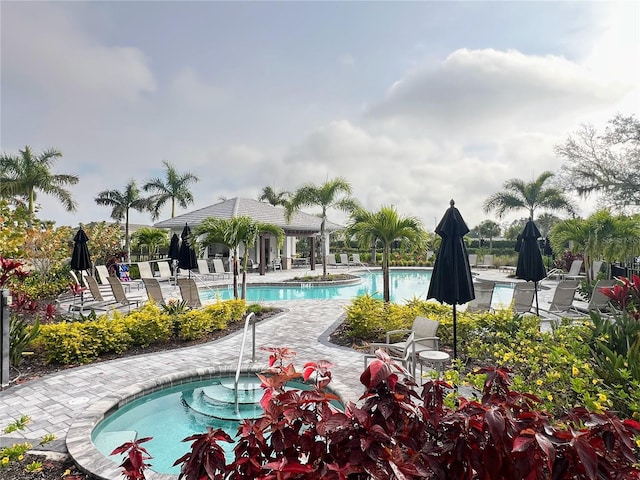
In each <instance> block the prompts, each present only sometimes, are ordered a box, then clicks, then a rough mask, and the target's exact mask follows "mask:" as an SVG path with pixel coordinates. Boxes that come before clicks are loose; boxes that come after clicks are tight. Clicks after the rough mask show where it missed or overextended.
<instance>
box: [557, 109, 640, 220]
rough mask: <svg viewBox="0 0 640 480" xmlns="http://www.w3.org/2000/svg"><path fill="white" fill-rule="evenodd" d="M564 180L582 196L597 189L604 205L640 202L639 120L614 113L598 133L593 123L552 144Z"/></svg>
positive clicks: (617, 205) (632, 204)
mask: <svg viewBox="0 0 640 480" xmlns="http://www.w3.org/2000/svg"><path fill="white" fill-rule="evenodd" d="M555 152H556V155H558V156H559V157H561V158H563V159H564V160H565V163H564V165H563V166H562V168H561V176H562V180H563V183H565V184H566V185H568V186H569V187H570V188H573V189H574V190H575V191H577V192H578V193H579V194H581V195H588V194H590V193H592V192H600V193H602V194H603V195H604V196H605V198H606V203H607V206H613V207H616V208H624V207H627V206H638V205H640V120H638V119H636V118H635V117H634V116H633V115H630V116H623V115H616V116H615V117H614V118H613V119H612V120H610V121H609V124H608V125H607V127H606V128H605V131H604V133H602V134H599V133H598V132H597V130H596V129H595V128H594V127H593V126H592V125H582V128H581V129H580V130H579V131H577V132H575V133H574V134H573V135H570V136H569V137H568V138H567V140H566V141H565V142H564V143H563V144H561V145H557V146H556V147H555Z"/></svg>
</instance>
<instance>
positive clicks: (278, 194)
mask: <svg viewBox="0 0 640 480" xmlns="http://www.w3.org/2000/svg"><path fill="white" fill-rule="evenodd" d="M290 196H291V194H290V193H289V192H287V191H286V190H278V191H276V190H275V189H273V188H271V187H268V186H267V187H264V188H263V189H262V193H260V195H259V196H258V200H259V201H261V202H264V201H266V202H267V203H270V204H271V205H273V206H274V207H277V206H278V205H282V206H285V205H286V204H287V201H288V199H289V197H290Z"/></svg>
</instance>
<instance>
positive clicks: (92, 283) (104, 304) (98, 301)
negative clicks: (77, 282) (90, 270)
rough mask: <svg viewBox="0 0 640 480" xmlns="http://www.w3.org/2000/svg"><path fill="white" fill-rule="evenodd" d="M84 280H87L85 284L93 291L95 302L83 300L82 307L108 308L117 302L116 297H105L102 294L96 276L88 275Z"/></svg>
mask: <svg viewBox="0 0 640 480" xmlns="http://www.w3.org/2000/svg"><path fill="white" fill-rule="evenodd" d="M83 280H84V282H85V285H86V286H87V288H88V289H89V292H91V296H92V297H93V302H90V303H87V302H83V304H82V308H81V309H83V308H85V307H87V308H93V309H96V310H108V309H109V307H111V306H113V305H115V304H116V303H117V302H116V300H115V297H114V298H105V297H103V296H102V292H101V291H100V285H98V282H97V281H96V279H95V278H93V277H92V276H90V275H87V276H84V277H83Z"/></svg>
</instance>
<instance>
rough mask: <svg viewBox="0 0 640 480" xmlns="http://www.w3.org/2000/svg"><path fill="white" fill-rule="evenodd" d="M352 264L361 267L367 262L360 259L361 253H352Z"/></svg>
mask: <svg viewBox="0 0 640 480" xmlns="http://www.w3.org/2000/svg"><path fill="white" fill-rule="evenodd" d="M351 265H360V266H361V267H364V266H365V264H364V263H362V260H360V254H359V253H354V254H352V255H351Z"/></svg>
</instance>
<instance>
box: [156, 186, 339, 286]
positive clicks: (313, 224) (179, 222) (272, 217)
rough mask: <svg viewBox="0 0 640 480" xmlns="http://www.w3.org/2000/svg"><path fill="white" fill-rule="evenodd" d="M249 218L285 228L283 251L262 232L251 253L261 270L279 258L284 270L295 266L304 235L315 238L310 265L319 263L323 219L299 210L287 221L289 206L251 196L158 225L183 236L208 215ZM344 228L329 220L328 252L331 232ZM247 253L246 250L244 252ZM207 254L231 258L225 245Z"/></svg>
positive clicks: (327, 231)
mask: <svg viewBox="0 0 640 480" xmlns="http://www.w3.org/2000/svg"><path fill="white" fill-rule="evenodd" d="M241 216H245V217H249V218H251V219H253V220H255V221H256V222H260V223H271V224H273V225H277V226H279V227H281V228H282V229H283V230H284V234H285V241H284V244H283V245H282V250H280V249H279V248H278V244H277V242H276V239H275V237H274V236H273V235H271V234H263V235H262V234H261V235H260V237H259V241H258V243H257V245H256V248H255V249H253V250H252V251H250V252H249V258H251V259H252V260H253V261H255V262H256V263H259V264H260V273H261V274H264V273H265V271H266V269H267V268H268V267H269V265H274V262H275V261H276V260H277V259H280V260H281V265H282V268H283V269H290V268H292V266H293V265H294V258H295V257H296V240H297V238H300V237H303V238H304V237H308V238H310V239H311V241H310V243H311V255H310V259H309V264H310V267H311V269H312V270H315V265H316V256H317V254H316V248H315V243H316V242H315V241H313V239H315V238H316V237H318V236H319V235H320V224H321V222H322V219H321V218H320V217H317V216H315V215H310V214H308V213H304V212H300V211H298V212H295V213H294V214H293V216H292V217H291V221H290V222H287V220H286V218H285V209H284V208H283V207H281V206H273V205H271V204H269V203H265V202H259V201H258V200H253V199H251V198H244V197H236V198H231V199H229V200H224V201H221V202H219V203H215V204H213V205H209V206H208V207H204V208H200V209H198V210H194V211H192V212H188V213H185V214H183V215H178V216H176V217H173V218H169V219H167V220H162V221H160V222H157V223H155V224H154V227H156V228H166V229H170V230H171V231H172V233H177V234H178V235H180V233H181V232H182V229H183V228H184V226H185V224H188V225H189V227H191V228H194V227H197V226H198V225H200V224H201V223H202V221H203V220H204V219H205V218H208V217H214V218H224V219H231V218H234V217H241ZM343 228H344V227H343V226H342V225H338V224H336V223H332V222H330V221H327V222H326V224H325V231H326V233H327V235H326V237H327V238H325V242H326V251H327V252H328V251H329V235H328V234H329V233H331V232H335V231H337V230H342V229H343ZM240 253H243V252H240ZM206 256H207V257H214V256H222V257H228V256H229V251H228V249H227V248H226V247H223V246H222V245H214V246H212V247H210V248H208V251H207V254H206Z"/></svg>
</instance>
